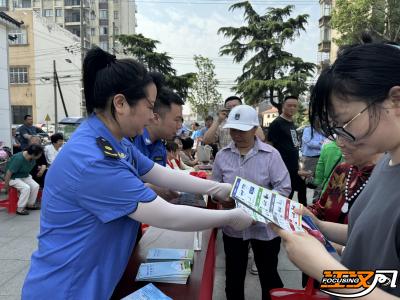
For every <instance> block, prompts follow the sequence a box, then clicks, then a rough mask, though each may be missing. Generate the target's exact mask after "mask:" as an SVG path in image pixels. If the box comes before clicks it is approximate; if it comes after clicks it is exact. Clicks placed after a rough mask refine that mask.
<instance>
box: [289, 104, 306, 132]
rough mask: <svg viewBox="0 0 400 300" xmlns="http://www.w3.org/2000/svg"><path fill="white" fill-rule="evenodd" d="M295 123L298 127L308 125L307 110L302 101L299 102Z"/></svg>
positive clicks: (294, 118)
mask: <svg viewBox="0 0 400 300" xmlns="http://www.w3.org/2000/svg"><path fill="white" fill-rule="evenodd" d="M293 121H294V123H295V124H296V126H297V127H300V126H303V125H305V124H306V123H308V118H307V109H306V107H305V106H304V104H303V103H302V102H301V101H299V106H298V110H297V113H296V114H295V115H294V117H293Z"/></svg>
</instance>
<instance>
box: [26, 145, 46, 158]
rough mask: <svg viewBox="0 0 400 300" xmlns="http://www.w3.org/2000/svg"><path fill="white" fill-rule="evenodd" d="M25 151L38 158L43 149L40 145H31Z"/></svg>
mask: <svg viewBox="0 0 400 300" xmlns="http://www.w3.org/2000/svg"><path fill="white" fill-rule="evenodd" d="M26 151H28V154H29V155H33V156H39V155H40V154H42V153H43V147H42V146H41V145H36V144H32V145H29V146H28V148H26Z"/></svg>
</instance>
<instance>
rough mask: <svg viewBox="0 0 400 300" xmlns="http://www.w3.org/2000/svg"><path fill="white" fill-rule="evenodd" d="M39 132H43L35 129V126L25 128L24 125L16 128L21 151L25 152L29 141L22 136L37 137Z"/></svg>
mask: <svg viewBox="0 0 400 300" xmlns="http://www.w3.org/2000/svg"><path fill="white" fill-rule="evenodd" d="M40 132H43V130H39V128H37V127H35V126H26V125H25V124H24V125H21V126H20V127H19V128H18V133H19V141H20V143H21V149H22V150H25V149H26V148H28V143H29V140H28V139H26V138H24V134H29V135H37V134H38V133H40Z"/></svg>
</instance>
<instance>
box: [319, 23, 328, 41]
mask: <svg viewBox="0 0 400 300" xmlns="http://www.w3.org/2000/svg"><path fill="white" fill-rule="evenodd" d="M320 40H321V41H322V42H329V41H330V40H331V28H330V27H328V26H322V27H321V28H320Z"/></svg>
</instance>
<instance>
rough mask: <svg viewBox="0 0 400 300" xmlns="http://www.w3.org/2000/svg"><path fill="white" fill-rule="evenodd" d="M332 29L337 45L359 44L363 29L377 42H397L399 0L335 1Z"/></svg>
mask: <svg viewBox="0 0 400 300" xmlns="http://www.w3.org/2000/svg"><path fill="white" fill-rule="evenodd" d="M332 28H333V29H336V30H337V31H338V33H339V37H338V38H336V39H335V42H336V43H337V44H338V45H347V44H355V43H360V42H361V36H362V33H364V32H368V33H369V34H370V35H371V36H372V37H373V39H374V40H377V41H379V40H380V41H394V42H400V1H398V0H337V1H336V5H335V9H334V11H333V14H332Z"/></svg>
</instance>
